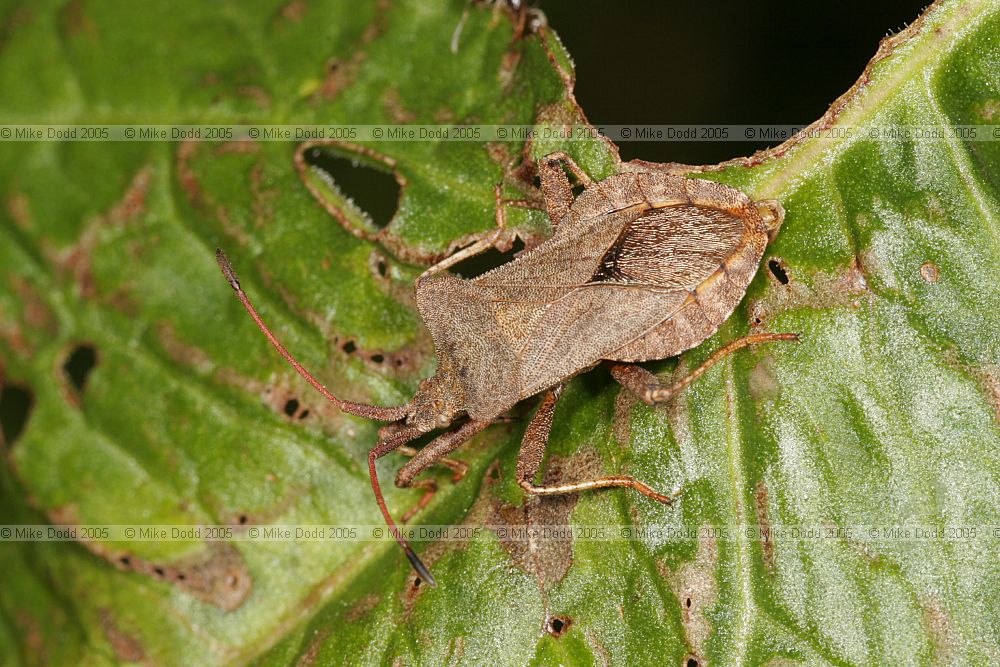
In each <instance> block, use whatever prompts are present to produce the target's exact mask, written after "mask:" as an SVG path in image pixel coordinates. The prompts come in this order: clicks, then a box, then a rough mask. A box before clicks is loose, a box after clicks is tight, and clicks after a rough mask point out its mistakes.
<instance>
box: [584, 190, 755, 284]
mask: <svg viewBox="0 0 1000 667" xmlns="http://www.w3.org/2000/svg"><path fill="white" fill-rule="evenodd" d="M743 232H744V222H743V220H742V219H741V218H738V217H736V216H734V215H732V214H731V213H727V212H726V211H720V210H717V209H712V208H705V207H699V206H670V207H667V208H656V209H650V210H649V211H647V212H646V213H645V214H643V215H641V216H639V217H638V218H636V219H635V220H633V221H632V222H631V223H630V224H629V225H628V226H626V227H625V228H624V229H623V230H622V233H621V234H620V235H619V237H618V238H617V239H616V240H615V242H614V243H613V244H612V245H611V247H610V248H609V249H608V250H607V252H606V253H605V254H604V256H603V257H602V258H601V262H600V264H599V265H598V267H597V270H596V271H595V272H594V275H593V277H592V278H591V281H592V282H596V283H620V284H625V285H629V284H636V285H655V286H657V287H667V288H672V289H693V288H695V287H697V286H698V285H699V284H700V283H701V282H702V281H704V280H705V279H706V278H708V277H709V276H710V275H711V274H712V273H713V272H714V271H715V270H716V269H718V268H719V265H720V264H722V262H723V260H725V259H726V257H728V256H729V255H731V254H732V253H733V252H734V251H735V250H736V248H737V247H738V246H739V244H740V241H741V239H742V238H743Z"/></svg>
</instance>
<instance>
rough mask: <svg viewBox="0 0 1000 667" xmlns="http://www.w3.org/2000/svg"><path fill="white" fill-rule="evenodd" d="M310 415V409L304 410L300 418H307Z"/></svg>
mask: <svg viewBox="0 0 1000 667" xmlns="http://www.w3.org/2000/svg"><path fill="white" fill-rule="evenodd" d="M308 416H309V411H308V410H303V411H302V414H300V415H299V419H305V418H306V417H308Z"/></svg>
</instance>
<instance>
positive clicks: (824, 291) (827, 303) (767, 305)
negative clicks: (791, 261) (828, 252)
mask: <svg viewBox="0 0 1000 667" xmlns="http://www.w3.org/2000/svg"><path fill="white" fill-rule="evenodd" d="M771 261H775V260H773V259H772V260H771ZM779 261H780V260H779ZM768 264H770V261H769V262H768ZM768 268H769V269H770V268H771V267H770V266H769V267H768ZM776 268H777V270H779V271H780V273H779V274H778V275H784V277H785V279H786V280H787V282H785V281H782V279H781V278H780V277H778V275H775V273H774V271H775V270H774V269H772V270H769V271H768V275H769V277H770V282H771V284H770V286H769V288H768V289H767V290H766V291H765V292H764V295H763V296H760V297H756V298H752V299H750V300H749V301H748V308H747V311H748V315H749V317H750V325H751V330H752V331H753V332H757V331H760V330H761V329H766V328H767V327H766V325H767V322H768V320H770V319H771V318H773V317H775V316H776V315H779V314H780V313H783V312H787V311H791V310H797V309H800V308H837V307H841V308H860V307H861V305H862V304H863V303H864V302H865V301H870V300H871V299H873V298H874V296H875V295H874V293H873V292H872V291H871V288H870V287H869V285H868V280H867V278H865V272H866V269H867V267H866V266H865V265H864V264H863V263H862V261H861V260H860V258H857V257H856V258H855V261H854V262H852V263H851V264H850V265H849V266H847V267H845V268H843V269H841V270H840V271H834V272H832V273H823V272H817V273H814V274H812V275H810V276H809V279H808V280H805V279H796V278H795V274H794V273H793V272H792V271H791V270H790V269H789V267H788V266H787V265H785V264H784V263H779V264H778V265H777V267H776Z"/></svg>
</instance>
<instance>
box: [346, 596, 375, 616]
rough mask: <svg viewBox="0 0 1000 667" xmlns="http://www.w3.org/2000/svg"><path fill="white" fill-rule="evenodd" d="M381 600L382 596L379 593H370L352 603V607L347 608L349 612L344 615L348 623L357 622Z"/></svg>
mask: <svg viewBox="0 0 1000 667" xmlns="http://www.w3.org/2000/svg"><path fill="white" fill-rule="evenodd" d="M381 601H382V598H380V597H379V596H378V595H375V594H374V593H369V594H368V595H365V596H364V597H362V598H360V599H359V600H358V601H357V602H355V603H354V604H353V605H351V608H350V609H348V610H347V614H346V615H345V616H344V619H345V620H346V621H347V622H348V623H355V622H357V621H359V620H361V619H362V618H364V617H365V616H367V615H368V614H369V613H370V612H371V611H372V610H373V609H375V607H377V606H378V603H379V602H381Z"/></svg>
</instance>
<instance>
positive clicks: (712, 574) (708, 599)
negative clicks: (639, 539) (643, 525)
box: [661, 529, 719, 664]
mask: <svg viewBox="0 0 1000 667" xmlns="http://www.w3.org/2000/svg"><path fill="white" fill-rule="evenodd" d="M710 533H711V531H710V530H707V529H706V530H699V531H698V534H699V535H708V534H710ZM718 566H719V544H718V542H717V541H716V539H715V538H714V537H707V536H703V537H700V538H699V541H698V551H697V553H696V554H695V557H694V560H692V561H689V562H687V563H684V564H683V565H682V566H681V567H680V568H679V569H678V570H677V571H676V572H671V571H669V570H666V568H661V571H663V575H664V577H665V578H666V579H667V582H668V583H669V584H670V588H671V589H672V590H673V592H674V595H676V596H677V599H678V600H679V601H680V605H681V624H682V626H683V628H684V638H685V640H686V642H687V645H688V647H689V648H690V656H689V657H690V658H691V659H694V660H696V661H698V663H699V664H707V663H705V662H704V659H703V658H701V657H700V656H704V655H705V647H706V644H707V642H708V639H709V637H711V635H712V620H711V613H712V610H713V608H714V607H715V603H716V602H717V601H718V598H719V583H718V580H717V579H716V576H717V572H716V571H717V569H718Z"/></svg>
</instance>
